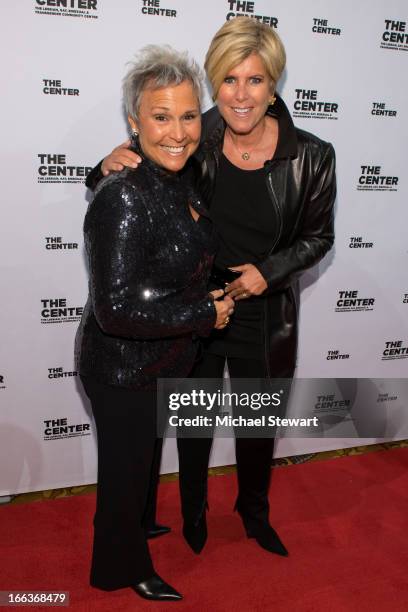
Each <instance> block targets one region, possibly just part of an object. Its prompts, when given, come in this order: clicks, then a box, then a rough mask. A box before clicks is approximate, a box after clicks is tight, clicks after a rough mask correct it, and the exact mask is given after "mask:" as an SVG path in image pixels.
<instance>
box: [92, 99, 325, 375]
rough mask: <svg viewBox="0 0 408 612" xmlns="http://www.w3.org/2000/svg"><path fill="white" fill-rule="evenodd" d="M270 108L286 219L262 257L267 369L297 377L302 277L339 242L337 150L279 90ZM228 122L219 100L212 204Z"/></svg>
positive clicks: (272, 191) (209, 165)
mask: <svg viewBox="0 0 408 612" xmlns="http://www.w3.org/2000/svg"><path fill="white" fill-rule="evenodd" d="M267 113H268V114H269V115H270V116H272V117H275V118H276V119H277V121H278V123H279V137H278V144H277V148H276V151H275V154H274V156H273V159H272V160H270V161H268V162H266V164H265V168H266V172H265V180H266V184H267V189H268V193H269V196H270V202H271V206H274V207H275V210H276V213H277V217H278V219H279V223H278V227H273V228H271V242H270V249H269V252H268V254H267V256H266V257H265V258H263V259H262V261H259V262H258V263H257V264H255V265H256V267H257V268H258V269H259V271H260V272H261V274H262V276H263V277H264V278H265V280H266V282H267V284H268V288H267V290H266V292H265V301H264V309H263V319H262V326H263V338H264V359H265V366H266V371H267V372H268V374H269V376H271V377H276V378H285V377H288V378H290V377H292V376H293V373H294V370H295V366H296V354H297V338H298V333H297V326H298V299H297V295H298V291H297V281H298V279H299V277H300V275H301V274H302V273H303V272H304V271H305V270H307V269H308V268H310V267H312V266H314V265H315V264H317V263H318V262H319V261H320V260H321V259H322V258H323V257H324V255H325V254H326V253H327V252H328V251H329V250H330V249H331V247H332V245H333V242H334V216H333V208H334V202H335V198H336V176H335V154H334V149H333V147H332V145H331V144H330V143H328V142H324V141H323V140H321V139H320V138H318V137H317V136H314V135H313V134H310V133H309V132H306V131H304V130H300V129H298V128H295V126H294V125H293V121H292V118H291V116H290V113H289V111H288V109H287V107H286V105H285V103H284V102H283V100H282V99H281V98H280V97H279V96H276V102H275V104H274V106H271V107H269V108H268V111H267ZM225 127H226V126H225V122H224V120H223V119H222V117H221V115H220V114H219V112H218V109H217V107H213V108H211V109H210V110H209V111H207V112H206V113H204V115H203V117H202V136H201V145H200V147H199V149H198V151H197V153H196V155H195V157H196V159H197V160H198V161H199V162H200V164H201V170H202V171H201V178H200V180H199V182H198V185H197V188H198V189H199V192H200V193H201V194H202V195H203V197H204V199H205V201H206V202H207V203H208V205H209V208H210V212H211V198H212V194H213V190H214V186H215V181H216V177H217V171H218V162H219V157H220V155H221V152H222V145H223V139H224V132H225ZM101 163H102V162H100V163H99V164H98V165H97V166H96V167H95V168H94V169H93V170H92V172H91V173H90V174H89V176H88V178H87V182H86V184H87V186H88V187H90V188H91V189H94V188H95V186H96V184H97V183H98V181H99V180H100V178H101V176H102V174H101ZM231 205H232V206H233V202H231ZM242 263H245V262H242Z"/></svg>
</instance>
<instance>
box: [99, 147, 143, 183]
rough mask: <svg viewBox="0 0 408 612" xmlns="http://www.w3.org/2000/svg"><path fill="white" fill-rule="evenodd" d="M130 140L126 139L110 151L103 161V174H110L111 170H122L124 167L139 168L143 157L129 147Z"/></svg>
mask: <svg viewBox="0 0 408 612" xmlns="http://www.w3.org/2000/svg"><path fill="white" fill-rule="evenodd" d="M129 147H130V140H126V142H123V143H122V144H120V145H119V146H118V147H115V148H114V149H113V151H112V153H109V155H108V156H107V157H105V159H104V160H103V162H102V167H101V170H102V174H103V176H108V174H110V173H111V172H120V171H121V170H123V168H126V167H127V168H137V167H138V165H139V164H140V162H141V161H142V158H141V157H140V156H139V155H138V154H137V153H134V152H133V151H131V150H130V149H129Z"/></svg>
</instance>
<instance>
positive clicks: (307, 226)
mask: <svg viewBox="0 0 408 612" xmlns="http://www.w3.org/2000/svg"><path fill="white" fill-rule="evenodd" d="M325 145H326V149H325V151H324V152H323V154H322V156H321V161H320V163H319V165H318V167H317V170H316V172H315V174H314V176H313V179H312V180H313V183H312V186H311V189H310V192H309V193H310V195H309V197H308V200H307V201H306V203H305V210H304V214H303V217H302V221H301V224H300V228H299V230H298V232H297V234H296V235H295V237H294V241H293V243H292V244H291V245H290V246H289V247H287V248H283V249H281V250H279V251H277V252H276V253H273V254H271V255H270V256H268V257H267V258H266V259H265V260H264V261H262V262H260V263H257V264H255V265H256V267H257V269H258V270H259V271H260V272H261V274H262V276H263V277H264V278H265V280H266V282H267V283H268V289H267V291H266V293H271V292H274V291H281V290H282V289H286V288H287V287H289V286H290V285H291V284H292V283H293V282H294V281H295V280H296V279H297V278H298V277H299V276H300V274H301V273H302V272H303V271H304V270H307V268H310V267H311V266H313V265H315V264H316V263H318V262H319V261H320V260H321V259H322V258H323V257H324V255H325V254H326V253H327V252H328V251H329V250H330V249H331V247H332V245H333V242H334V214H333V207H334V202H335V199H336V174H335V153H334V149H333V147H332V145H331V144H329V143H325Z"/></svg>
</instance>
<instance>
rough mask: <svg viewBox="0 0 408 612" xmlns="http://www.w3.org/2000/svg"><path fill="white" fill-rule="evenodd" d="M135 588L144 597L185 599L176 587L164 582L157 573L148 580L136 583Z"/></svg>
mask: <svg viewBox="0 0 408 612" xmlns="http://www.w3.org/2000/svg"><path fill="white" fill-rule="evenodd" d="M133 590H134V591H135V592H136V593H137V594H138V595H140V597H143V598H144V599H153V600H156V601H179V600H180V599H183V596H182V595H181V594H180V593H178V592H177V591H176V589H173V587H172V586H170V585H169V584H167V582H164V580H162V579H161V578H160V576H158V575H157V574H155V575H154V576H152V577H151V578H149V579H148V580H144V581H143V582H139V584H135V585H134V586H133Z"/></svg>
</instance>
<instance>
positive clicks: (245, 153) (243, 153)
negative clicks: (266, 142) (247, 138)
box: [228, 127, 265, 161]
mask: <svg viewBox="0 0 408 612" xmlns="http://www.w3.org/2000/svg"><path fill="white" fill-rule="evenodd" d="M264 133H265V127H264V129H263V132H262V136H261V138H260V139H259V142H258V143H257V144H256V145H255V146H254V147H252V149H250V150H249V151H241V150H240V149H239V148H238V146H237V145H236V144H235V142H234V140H233V138H232V136H231V133H230V131H229V130H228V135H229V137H230V140H231V142H232V144H233V145H234V147H235V148H236V150H237V151H238V153H239V154H240V156H241V158H242V159H243V160H244V161H248V160H250V159H251V155H252V153H253V152H254V150H255V149H256V147H257V146H258V145H259V143H260V142H261V141H262V138H263V136H264Z"/></svg>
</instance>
